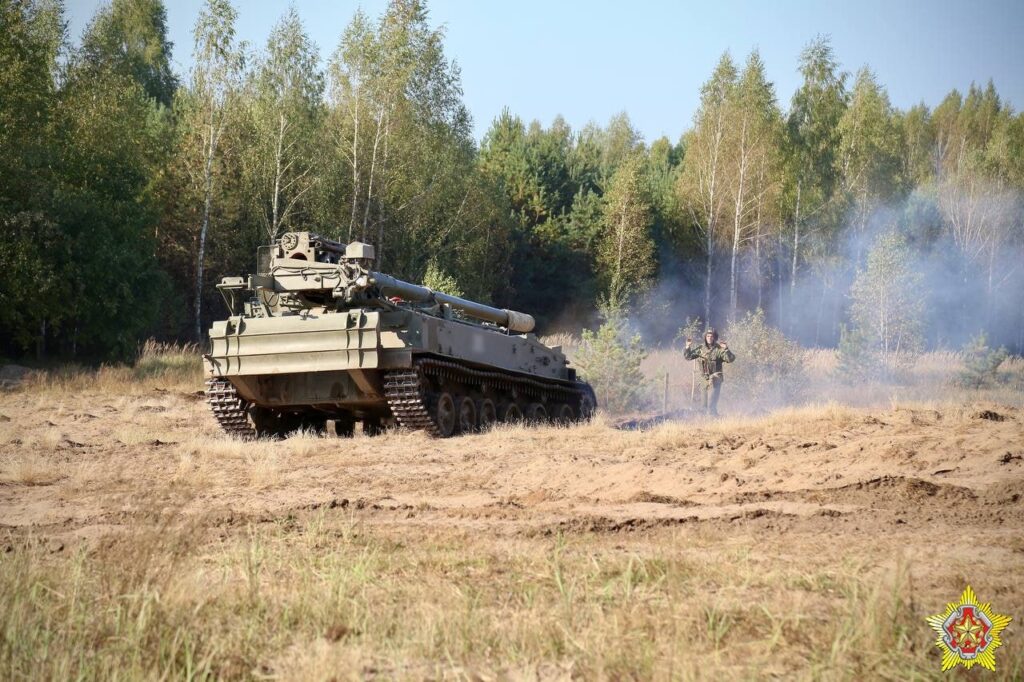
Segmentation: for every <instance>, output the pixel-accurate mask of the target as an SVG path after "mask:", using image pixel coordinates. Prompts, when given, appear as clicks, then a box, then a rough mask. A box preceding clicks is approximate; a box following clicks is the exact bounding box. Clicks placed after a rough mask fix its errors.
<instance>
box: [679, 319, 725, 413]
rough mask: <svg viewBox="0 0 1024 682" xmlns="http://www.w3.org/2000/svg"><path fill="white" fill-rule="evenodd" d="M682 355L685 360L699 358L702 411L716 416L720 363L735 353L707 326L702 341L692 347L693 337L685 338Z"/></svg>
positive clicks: (719, 390) (720, 385)
mask: <svg viewBox="0 0 1024 682" xmlns="http://www.w3.org/2000/svg"><path fill="white" fill-rule="evenodd" d="M683 357H685V358H686V359H687V360H698V359H699V360H700V370H701V373H702V374H703V375H704V411H705V412H707V413H708V414H710V415H711V416H713V417H717V416H718V395H719V393H720V392H721V391H722V363H723V362H732V361H733V360H735V359H736V355H735V354H733V352H732V351H731V350H729V345H728V344H727V343H726V342H725V341H719V340H718V332H717V331H715V329H714V327H709V328H708V330H707V331H706V332H704V343H703V344H701V345H699V346H697V347H696V348H694V347H693V339H686V350H685V351H684V352H683Z"/></svg>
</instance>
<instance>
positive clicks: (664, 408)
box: [661, 370, 668, 414]
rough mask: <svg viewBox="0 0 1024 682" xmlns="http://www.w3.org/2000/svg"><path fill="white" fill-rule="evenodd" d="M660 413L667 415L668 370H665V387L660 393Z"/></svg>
mask: <svg viewBox="0 0 1024 682" xmlns="http://www.w3.org/2000/svg"><path fill="white" fill-rule="evenodd" d="M661 413H662V414H668V370H665V386H664V389H663V390H662V392H661Z"/></svg>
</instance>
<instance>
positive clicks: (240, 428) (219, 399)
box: [206, 379, 256, 439]
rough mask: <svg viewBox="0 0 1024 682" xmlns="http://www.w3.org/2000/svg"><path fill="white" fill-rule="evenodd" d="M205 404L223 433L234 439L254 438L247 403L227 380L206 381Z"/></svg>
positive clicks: (254, 434) (253, 429) (254, 431)
mask: <svg viewBox="0 0 1024 682" xmlns="http://www.w3.org/2000/svg"><path fill="white" fill-rule="evenodd" d="M206 402H207V404H208V405H209V406H210V411H211V412H213V416H214V417H215V418H216V419H217V423H218V424H220V428H221V429H222V430H223V431H224V433H226V434H228V435H229V436H235V437H236V438H243V439H250V438H255V437H256V429H255V428H253V425H252V424H251V423H250V422H249V403H248V402H247V401H245V400H243V399H242V398H241V397H240V396H239V395H238V391H236V390H235V387H234V386H232V385H231V382H230V381H228V380H227V379H208V380H207V382H206Z"/></svg>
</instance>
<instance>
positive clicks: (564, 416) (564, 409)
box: [555, 403, 576, 424]
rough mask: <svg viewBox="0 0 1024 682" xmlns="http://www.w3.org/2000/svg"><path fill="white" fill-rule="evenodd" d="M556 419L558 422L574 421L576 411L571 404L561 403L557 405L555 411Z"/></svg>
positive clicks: (568, 422)
mask: <svg viewBox="0 0 1024 682" xmlns="http://www.w3.org/2000/svg"><path fill="white" fill-rule="evenodd" d="M555 415H556V421H557V422H558V423H559V424H572V423H573V422H574V421H576V412H575V411H574V410H573V409H572V405H568V404H566V403H562V404H561V405H559V406H558V410H557V411H556V412H555Z"/></svg>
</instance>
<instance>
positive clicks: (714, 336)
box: [704, 327, 718, 343]
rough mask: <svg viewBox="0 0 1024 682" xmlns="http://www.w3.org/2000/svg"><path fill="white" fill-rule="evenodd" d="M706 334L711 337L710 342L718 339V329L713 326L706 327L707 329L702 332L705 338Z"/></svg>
mask: <svg viewBox="0 0 1024 682" xmlns="http://www.w3.org/2000/svg"><path fill="white" fill-rule="evenodd" d="M708 336H710V337H711V343H714V342H715V341H718V331H717V330H716V329H715V328H714V327H708V330H707V331H706V332H704V338H705V339H707V338H708Z"/></svg>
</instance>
